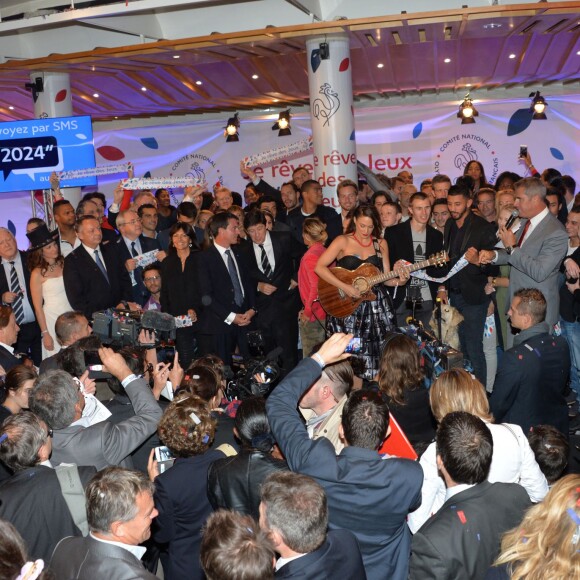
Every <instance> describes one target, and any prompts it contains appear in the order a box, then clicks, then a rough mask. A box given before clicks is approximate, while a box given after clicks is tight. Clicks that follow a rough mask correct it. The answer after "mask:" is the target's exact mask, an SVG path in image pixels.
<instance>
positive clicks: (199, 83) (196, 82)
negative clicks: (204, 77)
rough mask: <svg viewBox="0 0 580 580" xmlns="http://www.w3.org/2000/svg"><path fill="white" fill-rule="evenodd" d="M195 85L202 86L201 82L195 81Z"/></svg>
mask: <svg viewBox="0 0 580 580" xmlns="http://www.w3.org/2000/svg"><path fill="white" fill-rule="evenodd" d="M195 84H196V85H198V86H200V85H203V83H202V82H201V81H195Z"/></svg>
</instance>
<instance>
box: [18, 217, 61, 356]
mask: <svg viewBox="0 0 580 580" xmlns="http://www.w3.org/2000/svg"><path fill="white" fill-rule="evenodd" d="M26 236H27V237H28V239H29V240H30V249H29V252H28V258H27V260H28V269H29V270H30V296H31V298H32V305H33V307H34V314H35V315H36V320H37V321H38V324H39V326H40V334H41V335H42V358H43V359H45V358H47V357H49V356H52V355H53V354H56V353H57V352H58V351H59V350H60V344H59V343H58V340H57V339H56V333H55V331H54V326H55V324H56V319H57V318H58V317H59V316H60V315H61V314H63V313H65V312H70V311H71V310H72V307H71V305H70V304H69V301H68V298H67V296H66V292H65V289H64V279H63V277H62V272H63V268H64V258H63V256H62V254H61V253H60V246H59V244H58V231H56V230H55V231H53V232H50V231H49V230H48V228H47V227H46V225H40V226H39V227H37V228H36V229H35V230H32V231H31V232H28V233H27V234H26Z"/></svg>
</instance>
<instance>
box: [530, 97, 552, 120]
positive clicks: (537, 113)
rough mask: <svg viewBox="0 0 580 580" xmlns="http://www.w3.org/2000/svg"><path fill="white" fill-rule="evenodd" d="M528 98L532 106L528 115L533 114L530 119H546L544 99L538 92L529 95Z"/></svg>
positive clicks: (546, 104)
mask: <svg viewBox="0 0 580 580" xmlns="http://www.w3.org/2000/svg"><path fill="white" fill-rule="evenodd" d="M530 98H531V99H532V104H531V106H530V113H533V115H532V119H547V118H548V117H546V113H545V111H546V107H547V106H548V103H546V99H544V97H542V95H540V91H536V92H535V93H530Z"/></svg>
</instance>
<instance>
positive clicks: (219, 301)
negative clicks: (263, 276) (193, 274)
mask: <svg viewBox="0 0 580 580" xmlns="http://www.w3.org/2000/svg"><path fill="white" fill-rule="evenodd" d="M231 251H232V253H233V254H234V257H235V259H236V262H237V264H238V270H239V274H240V279H241V284H242V287H243V290H244V301H243V303H242V306H238V305H237V304H236V302H235V300H234V286H233V284H232V279H231V278H230V274H229V272H228V268H227V266H226V264H225V262H224V261H223V259H222V257H221V255H220V253H219V251H218V250H217V249H216V247H215V246H211V247H210V248H208V249H207V250H204V251H203V252H200V255H199V258H198V280H199V295H200V298H201V304H202V305H203V306H202V311H201V316H200V317H198V318H199V319H200V322H199V332H200V333H203V334H223V333H227V332H230V330H231V326H230V325H228V324H226V323H225V322H224V320H225V319H226V318H227V317H228V315H229V314H230V312H236V313H241V314H243V313H244V312H246V311H247V310H248V309H250V308H254V307H255V306H256V286H255V284H254V283H253V282H252V281H251V278H250V275H249V265H248V263H247V260H246V259H245V258H244V256H242V254H241V253H240V251H239V250H238V249H237V248H236V247H235V246H232V247H231Z"/></svg>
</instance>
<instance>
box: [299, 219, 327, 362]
mask: <svg viewBox="0 0 580 580" xmlns="http://www.w3.org/2000/svg"><path fill="white" fill-rule="evenodd" d="M302 239H303V240H304V243H305V244H306V246H307V248H308V250H306V253H305V254H304V256H302V260H301V261H300V268H299V269H298V291H299V292H300V298H301V300H302V304H303V305H304V308H303V309H302V310H301V311H300V314H299V318H298V321H299V324H300V337H301V339H302V352H303V354H304V356H310V353H311V352H312V349H313V348H314V346H315V345H317V344H320V343H321V342H324V340H325V336H326V330H325V327H324V324H325V321H326V312H324V310H323V309H322V306H320V304H319V303H318V302H315V300H316V299H317V298H318V276H317V275H316V272H315V271H314V268H316V263H317V262H318V258H320V256H322V254H324V251H325V249H326V248H325V247H324V244H325V242H326V240H327V239H328V233H327V232H326V224H325V223H323V222H322V220H320V218H317V217H309V218H306V219H305V220H304V225H303V226H302Z"/></svg>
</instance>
